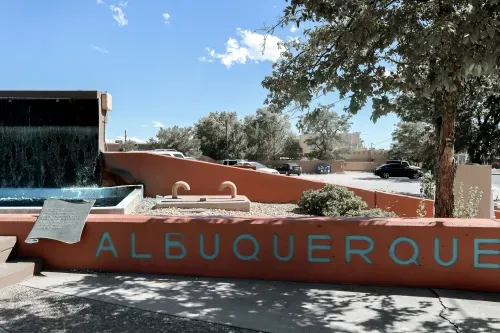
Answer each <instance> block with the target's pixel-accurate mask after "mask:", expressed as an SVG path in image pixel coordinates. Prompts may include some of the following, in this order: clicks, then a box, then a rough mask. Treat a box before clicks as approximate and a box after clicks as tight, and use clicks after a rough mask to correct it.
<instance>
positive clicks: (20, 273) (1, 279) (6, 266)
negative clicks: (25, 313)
mask: <svg viewBox="0 0 500 333" xmlns="http://www.w3.org/2000/svg"><path fill="white" fill-rule="evenodd" d="M34 270H35V263H34V262H9V263H3V264H0V289H2V288H5V287H7V286H10V285H13V284H16V283H19V282H23V281H24V280H28V279H30V278H32V277H33V272H34Z"/></svg>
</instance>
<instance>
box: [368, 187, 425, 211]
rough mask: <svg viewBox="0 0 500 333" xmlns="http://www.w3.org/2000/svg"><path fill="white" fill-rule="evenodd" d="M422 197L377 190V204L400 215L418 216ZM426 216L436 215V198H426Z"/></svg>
mask: <svg viewBox="0 0 500 333" xmlns="http://www.w3.org/2000/svg"><path fill="white" fill-rule="evenodd" d="M421 201H422V199H420V198H415V197H410V196H406V195H399V194H394V193H385V192H378V191H377V192H376V194H375V205H376V207H378V208H381V209H383V210H385V211H388V212H394V213H396V214H397V215H398V216H399V217H416V216H417V210H418V206H419V205H420V202H421ZM424 202H425V210H426V212H427V214H426V215H425V217H433V216H434V200H428V199H425V200H424Z"/></svg>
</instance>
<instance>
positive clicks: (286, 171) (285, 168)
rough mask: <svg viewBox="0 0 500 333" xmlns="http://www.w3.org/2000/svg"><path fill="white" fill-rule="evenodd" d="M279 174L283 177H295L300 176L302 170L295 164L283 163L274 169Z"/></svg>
mask: <svg viewBox="0 0 500 333" xmlns="http://www.w3.org/2000/svg"><path fill="white" fill-rule="evenodd" d="M276 170H278V172H279V173H281V174H283V175H287V176H290V175H297V176H300V174H301V173H302V168H301V167H300V166H299V165H298V164H297V163H284V164H281V165H280V166H278V167H277V168H276Z"/></svg>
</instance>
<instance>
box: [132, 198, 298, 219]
mask: <svg viewBox="0 0 500 333" xmlns="http://www.w3.org/2000/svg"><path fill="white" fill-rule="evenodd" d="M158 200H159V199H156V198H144V199H143V200H142V202H141V203H140V204H139V205H138V206H137V207H136V208H135V210H134V212H133V213H132V214H141V215H190V216H193V215H195V216H277V217H283V216H287V217H290V216H292V217H293V216H296V217H297V216H307V215H304V214H299V213H298V212H297V211H296V210H297V205H294V204H264V203H257V202H252V203H251V205H250V211H249V212H238V211H228V210H219V209H198V208H189V209H181V208H159V209H153V206H154V205H155V204H156V202H157V201H158Z"/></svg>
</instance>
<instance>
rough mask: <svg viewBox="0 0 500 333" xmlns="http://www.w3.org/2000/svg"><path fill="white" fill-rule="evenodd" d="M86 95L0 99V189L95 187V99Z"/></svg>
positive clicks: (97, 161)
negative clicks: (82, 96)
mask: <svg viewBox="0 0 500 333" xmlns="http://www.w3.org/2000/svg"><path fill="white" fill-rule="evenodd" d="M91 96H92V95H91ZM91 96H90V97H89V96H86V98H84V99H78V98H43V97H37V98H16V97H15V96H14V97H4V94H0V187H1V188H20V187H24V188H55V187H71V186H98V185H100V182H101V159H100V149H99V133H100V132H99V125H100V124H99V122H100V120H99V119H100V118H99V112H100V100H99V98H98V94H97V92H95V98H92V97H91Z"/></svg>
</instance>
